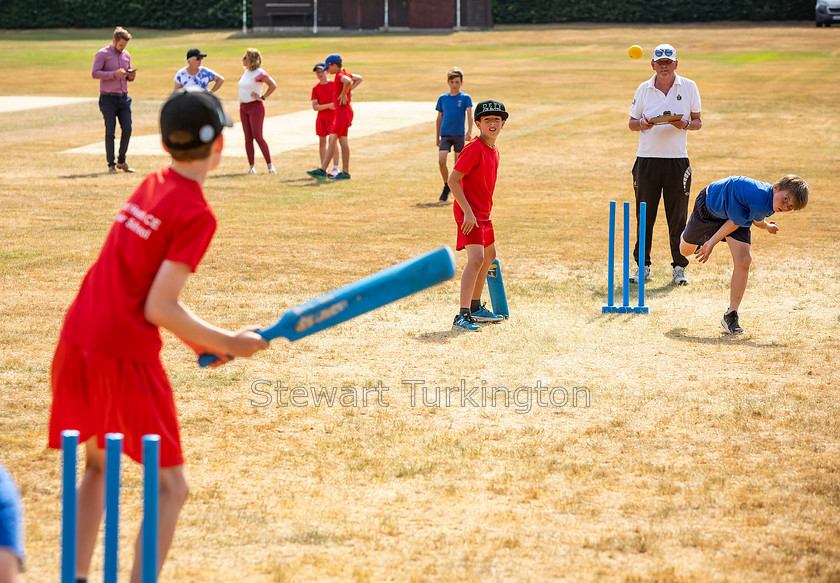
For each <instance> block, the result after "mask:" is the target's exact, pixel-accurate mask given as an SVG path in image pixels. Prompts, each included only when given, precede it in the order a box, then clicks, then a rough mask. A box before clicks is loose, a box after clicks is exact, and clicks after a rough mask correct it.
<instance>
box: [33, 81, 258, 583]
mask: <svg viewBox="0 0 840 583" xmlns="http://www.w3.org/2000/svg"><path fill="white" fill-rule="evenodd" d="M231 125H232V122H231V119H230V118H229V117H228V116H227V115H226V114H225V113H224V111H223V110H222V106H221V103H220V102H219V100H218V99H217V98H216V97H215V96H214V95H213V94H211V93H208V92H206V91H202V90H200V89H198V88H191V87H188V88H184V89H179V90H178V91H175V92H174V93H173V94H172V95H171V96H170V97H169V98H168V99H167V100H166V102H165V103H164V105H163V108H162V109H161V114H160V126H161V135H162V136H163V144H164V148H165V149H166V150H167V151H168V152H169V154H170V155H171V156H172V164H171V165H170V166H169V167H168V168H163V169H161V170H158V171H156V172H153V173H152V174H150V175H149V176H147V177H146V179H145V180H144V181H143V182H142V183H141V184H140V186H138V187H137V190H135V191H134V194H132V195H131V197H130V198H129V199H128V201H127V202H126V203H125V204H123V205H122V208H121V209H120V211H119V213H118V214H117V216H116V218H115V220H114V224H113V225H112V227H111V230H110V232H109V233H108V236H107V237H106V239H105V243H104V245H103V247H102V250H101V251H100V253H99V257H98V258H97V260H96V262H95V263H94V264H93V266H92V267H91V268H90V270H89V271H88V273H87V275H86V276H85V279H84V281H83V282H82V285H81V288H80V290H79V293H78V295H77V296H76V299H75V301H74V302H73V303H72V304H71V306H70V308H69V309H68V311H67V316H66V317H65V320H64V326H63V328H62V330H61V337H60V339H59V342H58V347H57V348H56V352H55V357H54V359H53V367H52V394H53V401H52V408H51V411H50V427H49V447H51V448H53V449H59V448H60V447H61V432H62V431H63V430H65V429H76V430H78V431H79V432H80V440H81V441H82V442H84V444H85V472H84V476H83V478H82V482H81V485H80V487H79V506H78V508H79V514H78V515H79V524H78V538H77V541H78V546H77V553H76V577H77V581H79V580H81V581H86V580H87V573H88V569H89V566H90V560H91V556H92V554H93V550H94V547H95V545H96V537H97V533H98V531H99V525H100V523H101V521H102V510H103V506H104V503H103V486H104V451H103V448H104V445H105V434H106V433H109V432H119V433H122V434H124V435H125V439H124V444H125V453H126V454H127V455H128V456H129V457H130V458H131V459H133V460H135V461H137V462H138V463H142V445H141V440H142V436H143V435H144V434H148V433H156V434H158V435H160V437H161V459H160V465H161V469H160V493H159V496H160V516H159V531H158V532H159V538H158V541H159V543H158V545H159V547H158V571H160V568H161V566H162V565H163V561H164V560H165V559H166V554H167V552H168V550H169V547H170V545H171V543H172V539H173V537H174V534H175V524H176V521H177V519H178V513H179V512H180V510H181V507H182V506H183V505H184V503H185V502H186V499H187V494H188V487H187V482H186V478H185V476H184V468H183V463H184V459H183V455H182V452H181V440H180V435H179V428H178V418H177V415H176V412H175V402H174V398H173V394H172V387H171V385H170V384H169V380H168V379H167V377H166V373H165V372H164V370H163V366H162V364H161V361H160V349H161V344H162V340H161V336H160V332H159V329H158V328H159V327H160V326H162V327H164V328H166V329H168V330H170V331H171V332H172V333H173V334H175V335H177V336H178V337H180V338H181V339H183V341H184V342H185V343H186V344H188V345H189V346H190V347H192V348H193V349H194V350H195V351H196V352H197V353H201V352H211V353H213V354H216V355H217V356H218V357H219V359H220V360H219V361H218V362H219V363H224V362H226V361H228V360H230V357H228V356H227V355H232V356H251V355H252V354H254V353H255V352H257V351H258V350H262V349H265V348H268V343H267V342H266V341H265V340H264V339H263V338H262V337H261V336H259V335H258V334H256V332H255V331H254V330H255V329H256V328H244V329H242V330H240V331H238V332H229V331H227V330H223V329H221V328H217V327H215V326H212V325H210V324H208V323H207V322H205V321H203V320H201V319H200V318H198V317H197V316H195V315H194V314H193V313H192V312H190V311H189V310H188V309H187V308H186V307H185V306H184V305H183V304H181V302H180V301H179V299H178V297H179V295H180V293H181V290H182V289H183V287H184V285H185V284H186V282H187V279H188V278H189V276H190V274H191V273H192V272H193V271H195V269H196V267H197V266H198V263H199V262H200V261H201V258H202V257H203V255H204V253H205V251H206V250H207V247H208V245H209V244H210V239H211V238H212V237H213V233H214V231H215V229H216V217H215V215H214V214H213V211H212V209H211V208H210V206H209V205H208V204H207V201H206V200H205V199H204V194H203V192H202V189H201V185H202V183H203V182H204V179H205V177H206V176H207V174H208V173H209V172H210V171H211V170H213V169H214V168H216V167H217V166H218V165H219V161H220V160H221V155H222V148H223V146H224V141H223V138H222V128H223V127H224V126H228V127H229V126H231ZM139 550H140V541H139V537H138V543H137V546H136V552H135V560H134V568H133V570H132V572H131V581H132V583H139V582H140V565H141V564H142V561H141V557H140V556H139Z"/></svg>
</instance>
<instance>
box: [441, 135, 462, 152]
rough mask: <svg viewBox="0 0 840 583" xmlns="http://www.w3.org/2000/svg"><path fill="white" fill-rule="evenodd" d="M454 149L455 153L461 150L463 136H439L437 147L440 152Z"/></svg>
mask: <svg viewBox="0 0 840 583" xmlns="http://www.w3.org/2000/svg"><path fill="white" fill-rule="evenodd" d="M453 148H454V149H455V153H456V154H460V153H461V150H463V149H464V136H441V137H440V147H439V148H438V149H439V150H440V151H441V152H448V151H449V150H451V149H453Z"/></svg>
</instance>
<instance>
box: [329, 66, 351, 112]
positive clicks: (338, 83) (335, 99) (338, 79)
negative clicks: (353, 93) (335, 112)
mask: <svg viewBox="0 0 840 583" xmlns="http://www.w3.org/2000/svg"><path fill="white" fill-rule="evenodd" d="M342 77H347V78H348V79H350V81H352V80H353V75H351V74H350V73H348V72H347V71H345V70H344V69H342V70H341V71H339V72H338V73H336V74H335V81H334V84H335V87H334V88H333V91H335V97H333V103H335V106H336V107H350V90H349V89H348V90H347V105H341V104H340V103H339V102H338V98H339V96H340V95H341V92H342V90H343V89H344V83H342V81H341V78H342ZM351 86H352V84H351Z"/></svg>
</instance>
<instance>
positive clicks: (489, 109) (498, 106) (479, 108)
mask: <svg viewBox="0 0 840 583" xmlns="http://www.w3.org/2000/svg"><path fill="white" fill-rule="evenodd" d="M485 115H498V116H499V117H500V118H502V119H503V120H505V119H507V118H508V115H509V114H508V112H506V111H505V104H504V103H502V102H501V101H496V100H495V99H486V100H484V101H479V102H478V103H477V104H476V106H475V115H474V118H475V121H478V120H480V119H481V118H482V117H484V116H485Z"/></svg>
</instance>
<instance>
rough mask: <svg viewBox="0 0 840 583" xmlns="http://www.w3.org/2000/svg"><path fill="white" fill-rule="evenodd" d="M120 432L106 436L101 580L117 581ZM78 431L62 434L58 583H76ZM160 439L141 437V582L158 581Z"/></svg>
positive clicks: (158, 437) (110, 582)
mask: <svg viewBox="0 0 840 583" xmlns="http://www.w3.org/2000/svg"><path fill="white" fill-rule="evenodd" d="M122 442H123V435H122V433H108V434H107V435H106V436H105V552H104V555H105V556H104V565H103V571H104V581H105V583H116V582H117V571H118V560H117V559H118V557H119V521H120V458H121V456H122ZM78 446H79V432H78V431H76V430H72V429H68V430H66V431H62V432H61V452H62V457H63V460H62V488H61V505H62V512H61V583H74V582H75V581H76V548H77V544H78V541H77V540H76V534H77V524H78V519H79V516H78V513H79V509H78V506H77V502H76V449H77V448H78ZM159 468H160V436H159V435H144V436H143V541H142V554H143V559H142V560H143V564H142V567H143V569H142V573H143V576H142V581H143V583H155V582H156V581H157V555H158V552H157V549H158V488H159V485H158V478H159Z"/></svg>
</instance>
